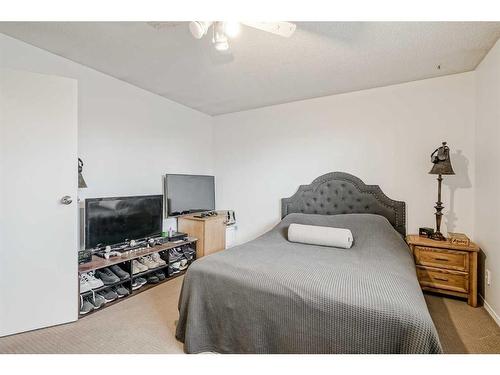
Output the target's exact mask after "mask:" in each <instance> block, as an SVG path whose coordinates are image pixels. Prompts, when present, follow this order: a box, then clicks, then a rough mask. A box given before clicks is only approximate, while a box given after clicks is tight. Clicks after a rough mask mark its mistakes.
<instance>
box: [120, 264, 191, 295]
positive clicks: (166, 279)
mask: <svg viewBox="0 0 500 375" xmlns="http://www.w3.org/2000/svg"><path fill="white" fill-rule="evenodd" d="M186 271H187V269H185V270H183V271H180V272H179V273H176V274H175V275H171V276H168V277H166V278H165V280H162V281H160V282H158V283H156V284H149V283H147V284H144V285H143V286H141V287H140V288H139V289H136V290H133V291H132V293H131V294H130V295H129V296H127V298H128V297H132V296H135V295H137V294H139V293H142V292H145V291H146V290H149V289H151V288H153V287H155V286H157V285H160V284H163V283H166V282H167V281H170V280H173V279H175V278H176V277H179V276H182V275H184V274H185V273H186Z"/></svg>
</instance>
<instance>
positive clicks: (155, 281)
mask: <svg viewBox="0 0 500 375" xmlns="http://www.w3.org/2000/svg"><path fill="white" fill-rule="evenodd" d="M159 282H160V279H159V278H158V277H157V276H155V275H153V274H149V275H148V284H158V283H159Z"/></svg>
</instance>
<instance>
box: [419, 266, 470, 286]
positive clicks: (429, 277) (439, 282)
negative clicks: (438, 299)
mask: <svg viewBox="0 0 500 375" xmlns="http://www.w3.org/2000/svg"><path fill="white" fill-rule="evenodd" d="M417 277H418V281H419V282H420V285H422V286H427V287H431V288H438V289H445V290H452V291H455V292H462V293H467V292H468V291H469V275H468V274H464V273H462V272H456V271H444V270H439V269H431V268H426V267H421V266H417Z"/></svg>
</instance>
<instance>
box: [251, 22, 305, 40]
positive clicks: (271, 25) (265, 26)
mask: <svg viewBox="0 0 500 375" xmlns="http://www.w3.org/2000/svg"><path fill="white" fill-rule="evenodd" d="M241 23H242V24H243V25H247V26H250V27H253V28H254V29H259V30H262V31H267V32H268V33H272V34H276V35H279V36H284V37H285V38H288V37H290V36H291V35H292V34H293V33H294V31H295V29H296V28H297V25H295V24H294V23H291V22H285V21H281V22H241Z"/></svg>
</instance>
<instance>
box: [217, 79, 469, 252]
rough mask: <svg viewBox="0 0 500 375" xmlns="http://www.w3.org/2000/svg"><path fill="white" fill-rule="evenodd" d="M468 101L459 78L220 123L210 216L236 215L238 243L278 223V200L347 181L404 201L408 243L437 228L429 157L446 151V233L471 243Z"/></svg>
mask: <svg viewBox="0 0 500 375" xmlns="http://www.w3.org/2000/svg"><path fill="white" fill-rule="evenodd" d="M474 96H475V95H474V73H464V74H457V75H452V76H447V77H441V78H435V79H429V80H423V81H418V82H411V83H406V84H401V85H395V86H389V87H383V88H376V89H372V90H364V91H360V92H354V93H348V94H343V95H334V96H329V97H323V98H318V99H312V100H305V101H300V102H294V103H289V104H283V105H276V106H270V107H266V108H260V109H256V110H250V111H244V112H238V113H233V114H228V115H223V116H217V117H215V118H214V150H215V151H214V152H215V172H216V176H217V206H218V207H219V208H228V209H235V210H236V214H237V216H238V224H239V225H238V226H239V233H238V241H239V242H244V241H247V240H249V239H252V238H254V237H256V236H258V235H259V234H261V233H263V232H265V231H266V230H268V229H269V228H271V227H272V226H273V225H274V224H276V223H277V222H278V221H279V219H280V198H282V197H288V196H290V195H292V194H293V193H294V192H295V191H296V189H297V188H298V186H299V185H300V184H308V183H310V182H311V181H312V180H313V179H314V178H315V177H317V176H319V175H321V174H324V173H327V172H331V171H344V172H348V173H352V174H354V175H356V176H358V177H360V178H361V179H362V180H363V181H364V182H365V183H367V184H379V185H380V186H381V188H382V190H383V191H384V192H385V193H386V194H387V195H388V196H389V197H391V198H393V199H397V200H403V201H406V203H407V211H408V231H409V232H410V233H414V232H416V231H417V229H418V227H419V226H424V225H425V226H434V223H435V222H434V215H433V213H434V208H433V206H434V204H435V201H436V198H437V197H436V196H437V185H436V184H437V182H436V176H433V175H429V174H427V173H428V172H429V170H430V169H431V162H430V154H431V152H432V151H433V150H434V149H435V148H436V147H437V146H439V145H440V143H441V141H448V143H449V145H450V147H451V149H452V152H453V153H452V161H453V166H454V168H455V171H456V173H457V176H451V177H448V176H446V177H445V180H444V184H445V185H444V186H443V198H444V199H443V202H444V205H445V211H444V212H445V217H444V220H443V221H444V225H443V227H444V228H443V229H444V230H443V232H444V233H446V230H447V223H448V224H449V225H448V227H449V229H450V231H451V229H453V230H454V231H459V232H465V233H468V234H471V235H472V234H473V232H472V231H473V215H472V214H473V212H474V209H473V208H474V204H473V202H474V200H473V198H474V196H473V191H472V187H473V186H474V139H473V138H474V118H475V112H474V111H475V102H474ZM450 191H453V198H454V199H453V203H452V202H451V201H450ZM451 206H452V207H451ZM450 211H451V213H450ZM450 220H451V221H452V222H451V223H450Z"/></svg>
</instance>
